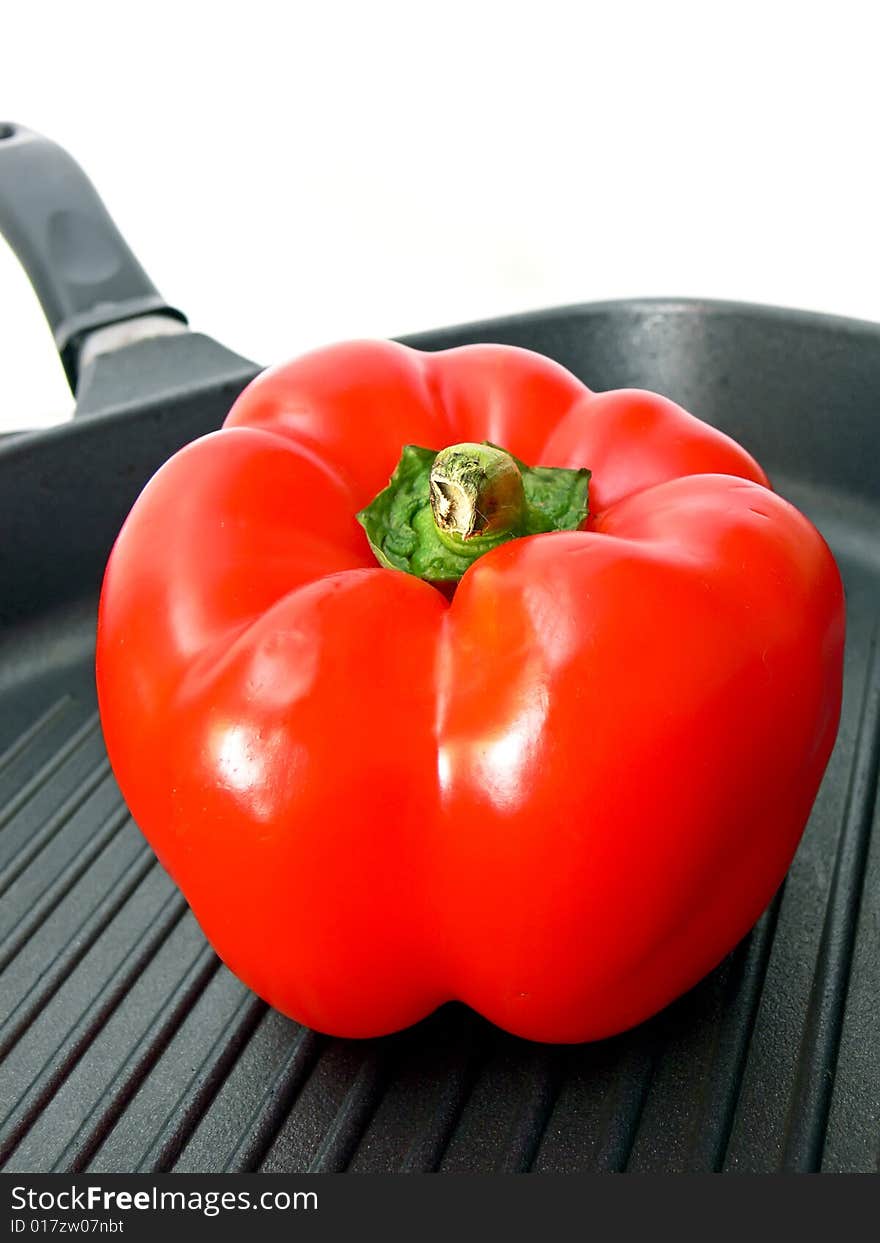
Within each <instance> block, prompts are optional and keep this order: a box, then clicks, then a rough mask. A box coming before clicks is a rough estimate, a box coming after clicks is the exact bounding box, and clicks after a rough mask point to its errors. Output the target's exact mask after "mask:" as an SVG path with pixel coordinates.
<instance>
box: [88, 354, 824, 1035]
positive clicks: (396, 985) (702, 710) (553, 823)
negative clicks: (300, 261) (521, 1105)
mask: <svg viewBox="0 0 880 1243" xmlns="http://www.w3.org/2000/svg"><path fill="white" fill-rule="evenodd" d="M464 440H491V441H493V442H494V443H496V444H501V445H504V446H505V447H506V448H508V449H510V450H511V451H512V452H513V453H515V454H516V455H517V456H518V457H520V458H522V459H524V460H525V461H527V462H529V463H532V464H536V465H537V464H544V465H554V466H569V467H577V466H588V467H589V468H590V469H591V470H592V471H593V479H592V485H591V506H592V516H591V518H590V520H589V523H588V529H587V530H586V531H581V532H571V533H565V534H562V533H556V534H551V535H539V536H533V537H531V538H528V539H522V540H517V541H514V542H512V543H509V544H506V545H504V546H502V547H500V548H498V549H496V550H495V551H493V552H491V553H489V554H488V555H486V556H484V557H482V558H481V559H480V560H478V561H477V562H476V563H475V564H474V565H473V567H472V568H471V569H470V570H469V571H468V573H467V574H466V575H465V577H464V578H463V579H462V581H461V583H460V585H459V586H458V589H457V591H456V594H455V596H454V599H453V600H452V602H451V603H450V602H449V601H448V600H447V599H446V598H444V596H443V595H442V594H441V593H440V592H439V591H437V590H436V589H435V588H434V587H431V586H429V585H428V584H426V583H423V582H421V581H419V580H418V579H416V578H414V577H411V576H409V575H406V574H403V573H399V572H397V571H391V570H385V569H380V568H379V567H378V566H377V565H376V564H375V561H374V559H373V557H372V554H371V552H370V550H369V548H368V546H367V543H366V539H365V536H364V534H363V531H362V530H361V528H360V526H359V525H358V523H357V522H356V521H355V514H356V512H357V511H358V510H359V509H360V508H361V507H362V506H364V505H365V504H367V503H368V502H369V501H370V500H371V499H372V497H373V496H374V495H375V494H376V493H377V492H378V491H379V490H380V489H381V488H382V487H383V486H384V485H385V484H386V483H387V481H388V478H389V475H390V474H391V471H392V470H393V468H394V466H395V464H396V462H397V459H398V456H399V454H400V450H401V447H402V446H403V445H404V444H408V443H414V444H419V445H426V446H430V447H436V448H438V449H439V448H441V447H443V446H444V445H447V444H451V443H455V442H457V441H464ZM843 640H844V604H843V593H842V589H841V583H840V578H839V575H838V572H837V569H836V566H835V564H834V561H833V558H832V556H831V554H830V552H829V551H828V549H827V547H826V545H825V543H824V541H823V540H822V538H821V537H820V536H819V535H818V533H817V532H816V530H815V529H814V528H813V527H812V526H811V524H810V523H809V522H808V521H807V519H806V518H804V517H803V516H802V515H801V514H800V513H798V512H797V510H795V509H794V508H793V507H792V506H791V505H789V504H788V503H787V502H786V501H784V500H782V499H781V498H780V497H779V496H777V495H775V494H774V493H773V492H772V491H770V490H769V488H768V486H767V481H766V479H765V476H764V474H763V472H762V471H761V469H760V467H759V466H758V465H757V464H756V463H755V462H754V461H753V460H752V458H750V457H749V456H748V454H747V453H746V452H745V451H744V450H743V449H741V448H740V447H739V446H738V445H736V444H734V443H733V442H732V441H730V440H729V439H727V438H726V437H724V436H723V435H721V433H719V432H718V431H716V430H713V429H712V428H710V427H708V426H707V425H705V424H704V423H701V422H699V421H698V420H697V419H695V418H693V417H691V416H690V415H688V414H687V413H685V412H684V411H683V410H681V409H680V408H679V407H677V406H676V405H674V404H673V403H672V402H670V401H667V400H665V399H664V398H662V397H658V396H655V395H652V394H648V393H643V392H637V391H621V392H613V393H603V394H596V395H594V394H591V393H589V392H588V391H587V390H586V389H585V388H584V387H583V386H582V385H581V384H580V383H579V382H578V381H577V380H576V379H575V378H574V377H573V376H571V375H570V374H569V373H568V372H566V371H565V370H564V369H562V368H561V367H559V366H558V365H556V364H555V363H553V362H551V361H549V360H547V359H545V358H542V357H540V356H538V355H534V354H531V353H529V352H526V351H521V350H514V349H511V348H507V347H502V346H493V345H485V346H470V347H465V348H463V349H456V350H449V351H446V352H444V353H439V354H424V353H420V352H417V351H414V350H410V349H406V348H404V347H403V346H399V345H394V344H389V343H377V342H360V343H353V344H347V345H341V346H335V347H332V348H329V349H324V350H319V351H316V352H315V353H312V354H309V355H306V356H305V357H303V358H300V359H298V360H297V361H295V362H293V363H290V364H287V365H285V366H281V367H277V368H275V369H273V370H270V371H268V372H266V373H264V374H263V375H261V376H260V377H259V378H258V379H257V380H256V381H255V382H254V383H253V384H252V385H251V386H250V387H249V388H248V389H247V390H246V391H245V392H244V393H243V394H242V396H241V397H240V398H239V399H238V401H237V402H236V404H235V406H234V407H233V409H232V411H231V413H230V415H229V417H228V418H227V420H226V424H225V427H224V430H222V431H220V432H217V433H214V434H213V435H210V436H206V437H205V438H203V439H201V440H198V441H196V442H194V443H193V444H191V445H189V446H187V447H186V448H185V449H183V450H182V451H181V452H180V453H178V454H177V455H176V456H175V457H173V458H172V459H171V460H170V461H169V462H168V463H167V464H166V465H165V466H164V467H163V468H162V469H161V470H160V471H159V472H158V474H157V475H156V476H155V477H154V478H153V480H152V481H151V482H150V483H149V484H148V486H147V487H146V489H145V490H144V492H143V494H142V495H141V497H140V499H139V500H138V502H137V504H136V505H135V507H134V509H133V511H132V513H131V515H130V516H129V518H128V520H127V522H126V523H125V526H124V527H123V530H122V532H121V534H120V536H119V539H118V541H117V543H116V546H115V548H114V550H113V554H112V556H111V559H110V563H109V566H108V569H107V575H106V580H105V584H104V590H103V594H102V600H101V611H100V622H99V633H98V666H97V677H98V691H99V698H100V707H101V715H102V720H103V725H104V731H105V736H106V739H107V744H108V747H109V752H110V757H111V760H112V763H113V768H114V771H115V773H116V776H117V778H118V780H119V783H120V786H121V788H122V790H123V792H124V794H125V797H126V799H127V800H128V803H129V805H130V807H131V810H132V812H133V814H134V817H135V819H136V820H137V822H138V823H139V824H140V826H141V828H142V829H143V831H144V832H145V833H146V835H147V837H148V838H149V840H150V842H151V843H152V845H153V846H154V848H155V849H156V852H157V853H158V855H159V858H160V859H161V860H162V862H163V864H164V865H165V866H166V867H167V869H168V870H169V872H170V873H171V875H172V876H173V877H174V878H175V880H176V881H177V882H178V883H179V885H180V887H181V888H182V890H183V892H184V893H185V895H186V897H187V899H188V900H189V902H190V904H191V906H192V908H193V910H194V912H195V914H196V916H197V918H198V920H199V922H200V923H201V925H202V927H203V928H204V930H205V932H206V934H207V936H208V937H209V939H210V940H211V942H212V943H213V945H214V946H215V947H216V949H217V951H218V953H219V954H220V955H221V957H222V958H223V959H224V960H225V961H226V962H227V963H228V965H229V966H230V967H231V968H232V970H233V971H234V972H236V974H237V975H239V976H240V977H241V978H242V979H243V980H244V981H245V982H246V983H247V984H249V985H250V986H251V987H252V988H253V989H255V990H256V992H258V993H259V994H261V995H262V996H263V997H265V998H266V999H267V1000H268V1001H269V1002H271V1003H272V1004H273V1005H274V1006H276V1007H278V1009H280V1010H282V1011H284V1012H285V1013H286V1014H289V1015H291V1016H293V1017H294V1018H296V1019H298V1020H300V1021H301V1022H303V1023H306V1024H309V1025H311V1026H313V1027H316V1028H318V1029H320V1030H322V1031H326V1032H332V1033H335V1034H339V1035H343V1036H372V1035H376V1034H381V1033H384V1032H390V1031H392V1030H395V1029H397V1028H400V1027H402V1026H405V1025H406V1024H409V1023H411V1022H413V1021H414V1020H416V1019H418V1018H420V1017H421V1016H423V1015H425V1014H427V1013H428V1012H429V1011H430V1010H432V1009H433V1008H434V1007H436V1006H437V1005H439V1004H440V1003H442V1002H444V1001H446V1000H449V999H452V998H458V999H461V1000H463V1001H465V1002H468V1003H470V1005H472V1006H474V1007H475V1008H476V1009H477V1010H479V1011H480V1012H481V1013H482V1014H484V1015H486V1016H487V1017H488V1018H489V1019H491V1020H493V1021H494V1022H495V1023H498V1024H500V1025H501V1026H502V1027H505V1028H507V1029H509V1030H510V1031H512V1032H515V1033H517V1034H519V1035H522V1036H526V1037H530V1038H533V1039H537V1040H545V1041H580V1040H588V1039H595V1038H598V1037H603V1036H607V1035H609V1034H611V1033H614V1032H617V1031H620V1030H621V1029H623V1028H626V1027H628V1026H630V1025H632V1024H635V1023H637V1022H639V1021H640V1020H641V1019H644V1018H646V1017H647V1016H648V1015H650V1014H652V1013H653V1012H654V1011H656V1010H658V1009H659V1008H660V1007H662V1006H663V1005H665V1004H666V1003H667V1002H669V1001H670V1000H671V999H672V998H674V997H676V996H677V995H678V994H680V993H681V992H683V991H684V990H685V989H687V988H688V987H689V986H691V985H692V984H693V983H695V981H697V980H698V979H699V978H700V977H701V976H702V975H704V974H705V973H706V972H707V971H708V970H710V969H711V968H712V967H713V966H714V965H715V964H716V963H717V962H718V961H719V960H720V959H721V958H722V957H723V955H724V954H725V953H726V952H727V951H728V950H730V949H731V947H732V946H733V945H734V944H735V943H736V942H737V940H738V939H739V938H740V937H742V936H743V934H744V933H745V932H746V931H747V930H748V928H749V927H750V926H751V925H752V924H753V923H754V921H755V919H756V918H757V917H758V915H759V914H760V912H761V911H762V909H763V908H764V907H765V906H766V904H767V902H768V901H769V899H770V897H771V896H772V894H773V892H774V890H775V889H776V888H777V886H778V885H779V883H780V881H781V880H782V877H783V875H784V873H785V870H786V868H787V866H788V864H789V862H790V860H791V857H792V854H793V852H794V850H795V847H796V845H797V842H798V839H799V837H800V835H801V832H802V829H803V826H804V823H805V821H806V818H807V815H808V813H809V810H810V807H811V805H812V802H813V799H814V796H815V794H816V790H817V788H818V785H819V782H820V779H821V777H822V773H823V771H824V768H825V765H826V762H827V760H828V756H829V754H830V751H831V748H832V745H833V742H834V738H835V734H836V730H837V724H838V717H839V709H840V693H841V666H842V652H843Z"/></svg>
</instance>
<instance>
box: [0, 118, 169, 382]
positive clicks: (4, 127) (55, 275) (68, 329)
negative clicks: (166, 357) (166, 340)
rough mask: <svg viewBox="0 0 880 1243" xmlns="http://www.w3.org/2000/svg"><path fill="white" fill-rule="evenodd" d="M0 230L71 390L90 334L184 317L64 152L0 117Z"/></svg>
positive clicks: (29, 131)
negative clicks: (142, 320)
mask: <svg viewBox="0 0 880 1243" xmlns="http://www.w3.org/2000/svg"><path fill="white" fill-rule="evenodd" d="M0 231H2V232H3V234H4V235H5V236H6V240H7V241H8V242H9V244H10V246H11V247H12V249H13V250H14V251H15V253H16V255H17V256H18V258H19V260H20V261H21V264H22V266H23V267H24V269H25V271H26V272H27V274H28V276H29V277H30V280H31V284H32V285H33V287H34V289H35V290H36V293H37V297H38V298H39V299H40V303H41V305H42V307H43V310H44V312H45V314H46V318H47V319H48V321H49V325H50V327H51V329H52V332H53V333H54V336H55V344H56V345H57V347H58V352H59V354H60V355H61V361H62V362H63V364H64V370H65V371H66V373H67V378H68V380H69V381H70V387H71V389H72V390H73V391H74V393H75V392H76V385H77V379H78V371H79V354H80V349H81V347H82V345H83V344H84V342H85V340H86V338H87V337H88V335H89V334H90V333H92V332H94V331H95V330H96V329H98V328H106V327H108V326H109V325H111V324H116V323H119V322H121V321H123V320H129V319H134V318H137V317H139V316H142V315H165V316H171V317H172V318H173V319H176V320H179V321H182V322H183V323H184V324H185V323H186V317H185V316H184V315H182V314H181V312H180V311H177V310H175V309H174V308H173V307H170V306H168V305H167V303H166V302H165V301H164V300H163V299H162V298H161V297H160V295H159V293H158V291H157V290H156V287H155V286H154V285H153V283H152V281H151V280H150V278H149V277H148V276H147V274H146V272H145V271H144V270H143V268H142V267H141V265H140V264H139V263H138V261H137V259H135V257H134V255H133V254H132V253H131V251H130V250H129V248H128V246H127V245H126V243H125V241H124V239H123V237H122V235H121V234H120V232H119V230H118V229H117V228H116V225H115V224H114V223H113V221H112V220H111V219H110V216H109V214H108V212H107V209H106V208H105V206H104V204H103V203H102V202H101V200H100V198H99V197H98V194H97V192H96V191H95V188H94V186H93V185H92V183H91V182H90V181H89V179H88V177H86V175H85V173H84V172H83V170H82V169H81V168H80V166H79V165H78V164H77V163H76V161H75V160H74V159H72V158H71V156H69V155H68V154H67V152H66V151H65V150H64V149H63V148H62V147H59V146H58V145H57V144H56V143H54V142H50V141H49V139H48V138H44V137H43V136H42V134H36V133H34V131H33V130H29V129H26V128H25V127H24V126H23V125H16V124H12V123H8V122H0Z"/></svg>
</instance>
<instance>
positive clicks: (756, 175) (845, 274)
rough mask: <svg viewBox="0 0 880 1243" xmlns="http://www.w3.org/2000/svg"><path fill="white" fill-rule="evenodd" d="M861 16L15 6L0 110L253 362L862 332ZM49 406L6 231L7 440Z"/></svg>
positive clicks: (874, 265)
mask: <svg viewBox="0 0 880 1243" xmlns="http://www.w3.org/2000/svg"><path fill="white" fill-rule="evenodd" d="M872 8H873V6H871V5H869V4H867V3H860V4H849V3H836V4H823V5H822V6H819V5H815V6H814V5H811V4H809V3H800V4H782V3H772V0H765V2H764V3H762V4H754V3H740V4H737V5H733V4H731V5H718V4H713V3H711V2H704V3H702V4H684V3H674V2H672V0H665V2H664V3H662V4H661V3H657V4H647V3H620V2H618V3H611V2H610V0H606V2H605V3H602V4H597V5H591V4H576V3H573V2H571V0H569V3H565V4H560V3H552V2H548V0H532V3H529V4H518V3H515V2H509V3H507V4H503V5H502V4H494V3H481V2H480V0H472V2H471V3H458V2H457V0H443V2H442V3H439V4H431V5H426V4H422V3H416V2H414V3H409V4H391V3H383V2H382V0H364V2H363V3H360V4H354V3H340V2H338V0H323V2H321V0H310V2H309V3H306V4H301V3H288V4H282V3H274V4H268V3H262V2H255V0H251V2H250V3H247V4H244V3H238V4H234V5H232V4H229V5H227V4H223V3H220V2H219V0H218V2H217V3H213V4H194V3H184V2H183V0H178V2H177V3H173V4H168V3H161V2H159V0H151V2H150V3H149V4H144V5H129V4H119V3H114V4H109V3H106V4H102V3H77V4H65V5H49V4H45V3H44V4H29V5H24V4H16V5H10V6H8V7H7V10H6V11H4V15H3V21H2V32H0V119H8V120H14V121H19V122H21V123H23V124H26V125H29V126H30V127H32V128H34V129H38V130H40V131H42V132H43V133H45V134H48V135H49V136H51V137H52V138H54V139H56V140H57V141H58V142H60V143H61V144H62V145H64V146H66V147H67V148H68V149H69V150H70V151H71V152H73V153H74V154H75V156H76V157H77V159H79V161H80V162H81V163H82V165H83V166H84V167H85V169H86V170H87V171H88V173H89V174H90V176H91V178H92V180H93V181H94V182H95V184H96V185H97V186H98V188H99V190H100V192H101V193H102V195H103V196H104V199H105V201H106V202H107V204H108V206H109V208H110V210H111V212H112V213H113V215H114V216H115V218H116V220H117V223H118V224H119V226H120V227H121V229H122V231H123V233H124V234H125V235H126V237H127V238H128V240H129V242H130V243H131V245H132V247H133V248H134V250H135V252H136V253H137V254H138V256H139V257H140V259H141V261H142V262H143V263H144V265H145V267H146V268H147V270H148V271H149V273H150V274H151V276H152V277H153V279H154V281H155V282H156V284H157V285H158V286H159V288H160V289H161V291H162V292H163V294H164V295H165V297H166V298H167V299H168V300H169V301H170V302H171V303H172V304H174V305H176V306H179V307H181V308H183V309H184V310H185V311H186V312H187V313H188V314H189V316H190V319H191V323H192V325H193V326H194V327H196V328H198V329H201V330H203V331H206V332H208V333H211V334H213V335H214V336H216V337H217V338H219V339H220V340H222V341H223V342H225V343H226V344H228V345H230V346H232V347H233V348H235V349H237V350H238V351H240V352H241V353H244V354H246V355H248V356H250V357H252V358H254V359H256V360H258V361H260V362H271V361H274V360H279V359H282V358H284V357H289V356H291V355H293V354H295V353H297V352H299V351H301V350H303V349H305V348H308V347H309V346H312V345H315V344H318V343H320V342H324V341H329V340H333V339H339V338H344V337H348V336H390V335H397V334H401V333H404V332H408V331H415V330H419V329H425V328H431V327H438V326H440V325H443V324H447V323H455V322H460V321H464V320H468V319H474V318H478V317H483V316H488V315H496V314H501V313H506V312H511V311H518V310H525V309H529V308H534V307H539V306H547V305H551V304H554V303H564V302H571V301H590V300H594V299H603V298H615V297H628V296H631V295H652V294H661V295H662V294H687V295H701V296H708V297H723V298H735V299H744V300H749V301H759V302H768V303H777V304H781V305H790V306H799V307H805V308H811V309H818V310H826V311H833V312H838V313H840V314H845V315H854V316H861V317H865V318H874V319H880V201H878V199H880V194H878V192H880V160H878V135H880V87H878V80H880V71H878V41H877V37H876V31H875V30H874V29H873V23H870V24H869V22H870V18H871V13H872ZM2 114H5V117H4V116H3V115H2ZM69 410H70V398H69V394H68V393H67V390H66V387H65V383H64V379H63V375H62V372H61V369H60V366H59V365H58V362H57V359H56V358H55V355H54V350H53V347H52V343H51V339H50V337H49V334H48V331H47V329H46V326H45V324H44V322H43V320H42V316H41V314H40V312H39V309H38V307H37V304H36V300H35V298H34V297H33V295H32V294H31V293H30V290H29V287H28V285H27V282H26V280H25V278H24V276H23V274H22V272H21V269H20V268H19V267H18V265H17V263H16V261H15V260H14V258H13V257H12V256H11V254H10V252H9V251H8V250H7V249H6V248H5V246H3V244H2V243H0V430H2V429H10V428H14V427H21V426H25V425H31V426H36V425H46V424H49V423H52V422H57V421H58V420H60V419H61V418H64V417H65V416H66V415H67V414H68V413H69Z"/></svg>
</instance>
